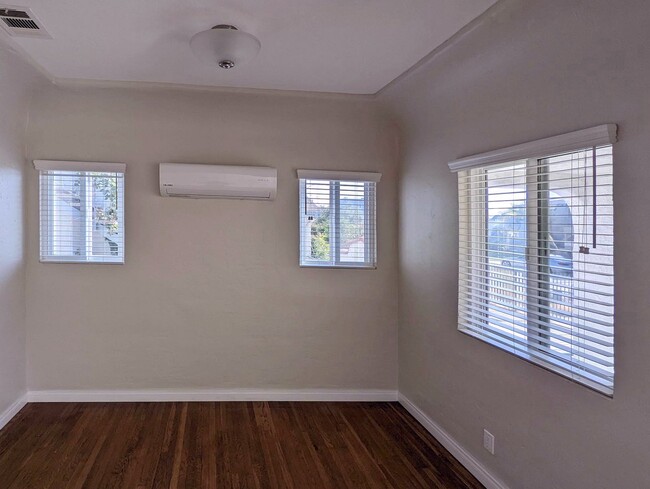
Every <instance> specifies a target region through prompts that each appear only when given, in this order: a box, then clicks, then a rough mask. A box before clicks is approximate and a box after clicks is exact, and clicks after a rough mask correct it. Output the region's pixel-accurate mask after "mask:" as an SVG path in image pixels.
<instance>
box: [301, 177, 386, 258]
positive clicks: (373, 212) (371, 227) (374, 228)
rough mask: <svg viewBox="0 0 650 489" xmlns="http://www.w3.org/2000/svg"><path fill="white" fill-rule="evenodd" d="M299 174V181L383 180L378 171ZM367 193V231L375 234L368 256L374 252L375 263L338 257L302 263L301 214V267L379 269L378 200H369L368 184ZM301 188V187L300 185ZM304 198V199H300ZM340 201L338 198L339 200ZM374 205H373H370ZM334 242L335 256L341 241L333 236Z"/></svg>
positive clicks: (366, 244) (367, 251)
mask: <svg viewBox="0 0 650 489" xmlns="http://www.w3.org/2000/svg"><path fill="white" fill-rule="evenodd" d="M297 176H298V181H299V183H300V182H301V181H302V180H324V181H330V182H331V181H347V182H366V183H375V184H376V183H378V182H379V181H380V180H381V176H382V174H381V173H376V172H359V171H336V170H334V171H333V170H297ZM365 187H366V190H365V192H366V195H365V197H364V200H365V201H366V203H369V204H370V205H367V206H366V209H365V212H366V219H365V222H366V226H367V228H366V230H365V232H366V233H370V232H372V233H373V234H374V236H373V242H372V244H371V243H369V242H367V243H365V246H366V249H365V252H366V256H369V255H370V254H371V252H372V258H373V264H372V265H359V264H356V263H347V262H341V261H340V260H339V259H338V258H336V259H335V260H334V263H332V262H331V261H327V262H324V261H323V262H317V261H314V262H310V263H308V264H306V263H302V256H301V253H302V239H303V234H304V233H305V229H304V228H305V223H304V220H303V219H302V217H301V216H300V214H299V229H298V255H299V256H298V261H299V266H300V268H322V269H355V270H376V269H377V259H378V257H377V254H378V250H377V206H376V202H375V201H373V202H369V199H368V186H367V185H366V186H365ZM300 188H301V187H300ZM301 192H302V191H301V190H300V191H299V194H300V195H301ZM375 192H376V191H375ZM375 199H376V193H375ZM299 200H302V199H299ZM337 202H338V200H337ZM302 205H303V204H302V202H301V203H300V206H301V207H302ZM370 206H372V207H370ZM335 214H336V212H335V213H334V214H333V215H332V216H331V218H332V219H334V218H335ZM371 216H373V217H374V221H375V222H374V225H373V224H371V223H370V217H371ZM335 228H336V226H331V229H333V230H334V229H335ZM333 238H334V239H333V240H332V241H333V243H334V247H335V251H334V253H335V256H337V255H338V246H340V243H339V242H338V240H337V239H336V236H335V235H334V236H333ZM370 246H374V249H373V250H370V249H369V247H370Z"/></svg>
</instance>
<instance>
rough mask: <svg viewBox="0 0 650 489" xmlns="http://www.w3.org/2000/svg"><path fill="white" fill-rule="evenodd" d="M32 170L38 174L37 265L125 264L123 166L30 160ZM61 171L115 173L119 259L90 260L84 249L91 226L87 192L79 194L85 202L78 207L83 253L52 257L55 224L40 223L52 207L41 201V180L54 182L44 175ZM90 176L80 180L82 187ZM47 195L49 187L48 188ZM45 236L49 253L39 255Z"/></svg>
mask: <svg viewBox="0 0 650 489" xmlns="http://www.w3.org/2000/svg"><path fill="white" fill-rule="evenodd" d="M34 168H35V169H36V170H38V172H39V257H40V258H39V261H40V262H41V263H79V264H95V265H102V264H108V265H123V264H124V260H125V239H126V236H125V223H124V187H125V182H124V178H125V173H126V164H124V163H106V162H87V161H57V160H34ZM55 171H65V172H100V173H117V174H122V176H121V178H122V185H121V190H122V192H121V194H118V202H119V210H118V213H119V222H120V226H119V229H120V234H121V244H122V254H121V255H119V256H115V257H112V256H90V255H88V249H90V248H92V246H91V243H90V242H89V240H90V241H92V226H93V216H92V212H89V209H92V196H91V194H90V193H89V192H85V191H83V192H82V198H83V199H84V200H85V202H84V205H83V206H82V209H83V210H82V215H83V216H84V226H85V228H86V232H85V236H86V243H85V246H84V248H83V249H80V254H79V255H54V253H53V252H52V248H51V247H52V246H53V244H54V239H53V236H54V226H55V223H54V222H51V221H50V220H49V219H44V218H43V216H44V215H45V216H50V215H51V214H50V209H49V206H50V205H51V204H52V202H51V198H50V197H51V196H48V198H47V199H43V198H42V197H43V193H42V185H43V178H54V179H56V178H58V177H56V176H52V175H48V172H55ZM92 178H93V177H92V176H86V177H85V178H83V180H82V183H83V185H84V186H85V187H86V186H88V185H89V184H91V181H92ZM48 188H49V190H50V192H51V190H52V187H48ZM44 236H47V239H46V240H45V241H46V243H48V246H49V247H50V249H49V252H48V253H46V254H45V255H44V254H43V246H44V245H43V237H44Z"/></svg>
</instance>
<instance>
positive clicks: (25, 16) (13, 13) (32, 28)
mask: <svg viewBox="0 0 650 489" xmlns="http://www.w3.org/2000/svg"><path fill="white" fill-rule="evenodd" d="M0 19H2V22H0V26H2V27H4V29H5V30H6V31H7V32H8V33H9V35H11V36H15V37H18V36H23V37H47V38H49V37H50V36H49V34H48V33H47V31H46V30H45V29H44V28H43V24H42V23H41V22H40V21H39V20H38V19H37V18H36V17H35V16H34V14H33V13H32V11H31V10H30V9H22V10H21V9H19V8H18V7H5V6H1V5H0Z"/></svg>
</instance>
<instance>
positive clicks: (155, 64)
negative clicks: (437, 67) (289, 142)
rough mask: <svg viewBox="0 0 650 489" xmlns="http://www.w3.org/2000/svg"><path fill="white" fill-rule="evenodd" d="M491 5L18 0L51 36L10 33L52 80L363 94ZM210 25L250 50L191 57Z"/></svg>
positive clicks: (425, 0) (445, 0) (488, 0)
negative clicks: (232, 63)
mask: <svg viewBox="0 0 650 489" xmlns="http://www.w3.org/2000/svg"><path fill="white" fill-rule="evenodd" d="M13 1H14V2H15V1H18V0H13ZM493 3H495V0H57V1H52V0H24V1H23V2H22V4H21V6H22V7H29V8H31V9H32V11H33V12H34V14H35V15H36V16H37V18H39V19H40V21H41V22H42V23H43V24H44V26H45V28H46V29H47V30H48V32H49V33H50V34H51V36H52V38H53V39H51V40H50V39H30V38H13V39H14V41H15V42H17V43H18V44H19V45H20V46H21V47H22V48H23V50H24V51H26V52H27V54H28V55H30V56H31V57H32V58H33V60H34V61H36V63H38V64H39V65H41V67H43V68H44V69H45V70H46V71H47V72H48V73H49V74H50V75H51V76H52V77H53V78H58V79H82V80H103V81H107V80H110V81H128V82H158V83H174V84H186V85H198V86H218V87H246V88H264V89H282V90H308V91H319V92H341V93H355V94H370V93H375V92H377V91H378V90H379V89H381V88H382V87H383V86H384V85H386V84H387V83H389V82H390V81H391V80H393V79H394V78H396V77H397V76H399V75H400V74H401V73H403V72H404V71H406V70H407V69H408V68H410V67H411V66H413V64H415V63H416V62H417V61H418V60H420V59H421V58H422V57H424V56H425V55H427V54H428V53H429V52H430V51H432V50H433V49H435V48H436V47H437V46H439V45H440V44H441V43H443V42H444V41H445V40H447V39H448V38H449V37H451V36H452V35H453V34H454V33H456V32H457V31H458V30H459V29H461V28H462V27H463V26H464V25H466V24H467V23H468V22H470V21H471V20H472V19H474V18H475V17H477V16H478V15H480V14H481V13H482V12H484V11H485V10H486V9H487V8H488V7H489V6H491V5H492V4H493ZM216 24H233V25H235V26H237V27H239V28H240V29H243V30H245V31H248V32H250V33H251V34H254V35H255V36H257V37H258V38H259V39H260V40H261V42H262V50H261V52H260V54H259V55H258V57H257V58H255V59H254V60H253V61H251V62H250V63H249V64H247V65H243V66H239V67H236V68H235V69H233V70H230V71H226V70H217V69H214V68H211V67H209V66H206V65H203V64H201V62H200V61H198V60H197V59H196V58H195V57H194V56H193V54H192V52H191V51H190V47H189V40H190V38H191V37H192V35H194V34H195V33H197V32H199V31H202V30H206V29H209V28H210V27H212V26H213V25H216Z"/></svg>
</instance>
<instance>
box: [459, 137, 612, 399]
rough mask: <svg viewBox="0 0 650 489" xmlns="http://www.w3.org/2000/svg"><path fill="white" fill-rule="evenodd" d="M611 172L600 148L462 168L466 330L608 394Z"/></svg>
mask: <svg viewBox="0 0 650 489" xmlns="http://www.w3.org/2000/svg"><path fill="white" fill-rule="evenodd" d="M601 127H602V126H601ZM573 134H574V135H575V134H576V133H573ZM558 138H561V137H558ZM603 139H605V142H609V141H610V140H611V131H608V132H607V135H606V136H605V137H604V138H603ZM574 144H576V143H574ZM549 146H551V147H552V146H554V145H552V144H550V145H549ZM515 148H521V147H515ZM502 153H504V154H507V153H508V150H504V151H503V152H502ZM518 153H520V151H513V154H515V155H516V154H518ZM546 154H549V153H546ZM550 154H553V153H550ZM488 159H489V158H488ZM452 165H453V164H452ZM450 166H451V165H450ZM612 168H613V162H612V146H611V145H609V144H600V145H594V146H591V147H584V148H582V149H579V150H572V151H562V152H560V153H557V154H553V155H552V156H542V157H527V158H517V159H514V160H511V161H507V162H490V163H489V164H484V163H483V164H478V165H472V166H471V167H466V168H464V169H462V168H461V169H460V171H459V173H458V192H459V237H460V239H459V243H460V250H459V292H458V321H459V329H460V330H461V331H463V332H465V333H467V334H470V335H472V336H475V337H477V338H479V339H481V340H483V341H486V342H488V343H490V344H492V345H494V346H497V347H499V348H501V349H504V350H506V351H508V352H510V353H513V354H515V355H517V356H519V357H522V358H525V359H526V360H528V361H530V362H533V363H536V364H538V365H541V366H543V367H545V368H547V369H549V370H552V371H555V372H557V373H559V374H561V375H564V376H566V377H568V378H570V379H572V380H574V381H576V382H579V383H581V384H585V385H587V386H589V387H591V388H593V389H595V390H598V391H600V392H602V393H605V394H608V395H611V394H613V389H614V274H613V272H614V253H613V252H614V248H613V246H614V235H613V229H614V228H613V218H614V216H613V201H612V187H613V182H612Z"/></svg>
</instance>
